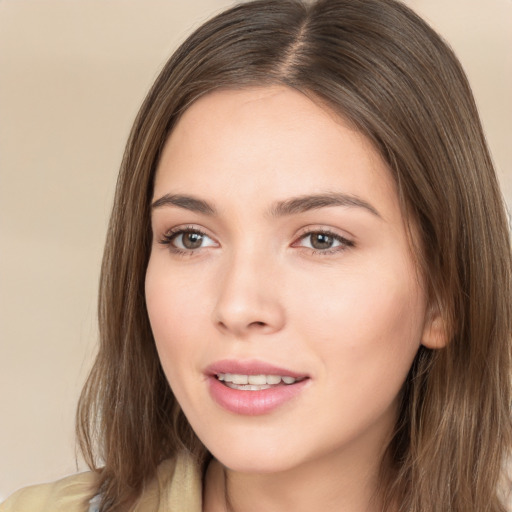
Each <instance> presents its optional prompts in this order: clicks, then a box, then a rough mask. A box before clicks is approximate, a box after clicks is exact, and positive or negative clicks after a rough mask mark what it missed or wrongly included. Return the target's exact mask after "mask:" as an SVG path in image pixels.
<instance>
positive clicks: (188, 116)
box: [146, 87, 436, 512]
mask: <svg viewBox="0 0 512 512" xmlns="http://www.w3.org/2000/svg"><path fill="white" fill-rule="evenodd" d="M333 193H338V194H345V196H348V197H350V198H351V199H352V200H353V201H352V202H353V203H354V204H348V205H346V204H345V205H330V206H323V207H318V208H314V209H308V210H307V211H292V212H290V211H288V212H281V215H275V213H276V212H275V211H274V214H272V207H273V206H275V204H276V202H286V201H288V200H290V199H291V198H296V197H303V196H308V195H312V194H331V195H332V194H333ZM177 194H180V195H186V196H193V197H194V198H199V199H201V200H203V201H206V202H208V204H209V205H210V206H211V207H212V209H215V211H216V213H215V214H211V212H210V213H208V212H204V211H203V212H201V211H192V210H190V209H189V207H190V204H189V205H188V207H184V205H183V204H181V205H176V204H162V203H165V201H160V203H157V205H156V206H154V207H153V211H152V229H153V238H154V241H153V246H152V252H151V256H150V260H149V264H148V269H147V276H146V299H147V307H148V313H149V317H150V321H151V326H152V329H153V333H154V337H155V342H156V346H157V349H158V353H159V357H160V360H161V362H162V366H163V369H164V371H165V374H166V376H167V379H168V381H169V384H170V386H171V388H172V390H173V392H174V394H175V396H176V398H177V400H178V401H179V403H180V405H181V407H182V408H183V411H184V413H185V415H186V416H187V418H188V420H189V422H190V424H191V425H192V428H193V429H194V431H195V432H196V433H197V435H198V436H199V438H200V439H201V440H202V442H203V443H204V444H205V446H206V447H207V448H208V449H209V450H210V452H211V453H212V454H213V455H214V457H215V459H214V461H213V462H212V464H211V465H210V467H209V468H208V472H207V476H206V479H205V491H204V509H205V510H208V511H220V510H227V509H230V510H240V511H242V510H243V511H245V512H248V511H260V510H261V511H263V510H264V511H266V512H269V511H273V510H294V511H302V510H307V511H308V512H310V511H311V510H343V511H344V512H363V511H368V510H373V507H376V506H377V504H376V503H374V502H372V495H373V494H374V492H375V488H376V484H377V471H378V467H379V463H380V461H381V458H382V454H383V452H384V449H385V446H386V443H387V442H388V440H389V438H390V435H391V432H392V429H393V426H394V423H395V421H396V414H397V396H398V393H399V391H400V389H401V387H402V384H403V382H404V380H405V378H406V375H407V373H408V371H409V368H410V366H411V363H412V361H413V358H414V356H415V354H416V352H417V350H418V348H419V346H420V344H422V343H423V344H424V345H426V346H431V347H432V346H435V344H436V337H435V332H434V330H433V327H432V326H433V324H434V323H435V322H436V318H435V317H434V316H433V315H431V314H429V313H428V308H427V304H426V298H425V292H424V287H423V285H422V282H421V280H420V279H419V277H418V272H417V271H416V268H415V265H414V260H413V257H412V254H411V250H410V245H409V243H408V238H407V235H406V228H405V224H404V219H403V217H402V214H401V211H400V207H399V204H398V197H397V192H396V189H395V185H394V182H393V179H392V177H391V175H390V172H389V170H388V168H387V166H386V164H385V163H384V162H383V160H382V159H381V157H380V155H379V154H378V152H377V151H376V150H375V149H374V147H373V146H372V145H371V144H370V142H369V141H368V140H367V139H366V138H365V137H364V136H363V135H361V134H360V133H359V132H358V131H357V130H355V129H354V128H353V127H352V126H351V125H350V124H349V123H348V122H346V121H344V120H343V119H341V118H340V117H338V116H336V115H334V114H333V113H332V112H330V111H329V110H327V109H326V108H324V107H322V106H320V104H319V103H318V102H314V101H312V100H311V99H309V98H307V97H306V96H304V95H302V94H301V93H299V92H297V91H293V90H291V89H288V88H285V87H261V88H249V89H243V90H237V91H217V92H214V93H211V94H209V95H207V96H204V97H203V98H201V99H200V100H198V101H197V102H195V103H194V104H193V105H192V106H191V107H190V108H189V109H188V110H187V111H186V112H185V113H184V115H183V117H182V118H181V120H180V121H179V123H178V124H177V126H176V128H175V129H174V131H173V132H172V134H171V136H170V138H169V140H168V141H167V143H166V145H165V148H164V151H163V154H162V157H161V160H160V162H159V165H158V169H157V174H156V181H155V189H154V197H153V201H154V202H156V201H158V200H159V199H160V198H162V197H164V196H166V195H177ZM274 210H275V208H274ZM180 229H181V230H187V229H188V230H190V229H194V230H199V231H201V232H203V233H204V235H203V236H202V238H199V242H198V243H199V246H198V248H196V249H194V250H191V249H187V248H186V247H185V245H183V242H184V241H185V242H186V241H190V234H187V233H185V234H182V235H180V233H179V230H180ZM311 232H314V233H319V232H328V233H331V234H333V235H334V238H332V239H330V240H333V242H332V247H330V248H327V249H325V248H320V249H318V244H316V247H317V249H314V248H312V247H313V242H314V240H316V238H314V236H312V235H311ZM176 233H177V234H176ZM166 237H167V238H166ZM336 237H338V238H336ZM324 240H325V239H324ZM328 240H329V239H328ZM162 241H166V242H167V243H162ZM196 241H197V237H196ZM189 245H190V244H189ZM322 247H324V246H322ZM221 359H237V360H251V359H252V360H254V359H257V360H259V361H265V362H269V363H272V364H274V365H277V366H280V367H284V368H287V369H289V370H292V371H295V372H298V373H301V374H307V375H308V377H309V379H308V382H307V385H306V386H304V388H303V389H302V391H301V392H300V393H299V394H298V395H297V396H296V397H294V398H293V399H292V400H290V401H288V402H286V403H285V404H284V405H282V406H281V407H279V408H277V409H275V410H273V411H271V412H270V413H268V414H263V415H257V416H246V415H240V414H235V413H232V412H229V411H226V410H225V409H224V408H222V407H220V406H219V405H218V404H217V403H216V402H214V401H213V400H212V397H211V396H210V393H209V390H208V383H207V378H206V376H205V374H204V371H205V368H206V367H207V366H208V365H210V364H212V363H214V362H215V361H218V360H221Z"/></svg>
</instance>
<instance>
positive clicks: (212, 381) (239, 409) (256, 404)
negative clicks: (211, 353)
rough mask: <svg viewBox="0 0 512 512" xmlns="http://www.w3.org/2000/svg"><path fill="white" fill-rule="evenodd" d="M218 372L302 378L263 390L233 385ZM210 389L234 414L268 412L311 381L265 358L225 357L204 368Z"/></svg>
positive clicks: (247, 414) (297, 392)
mask: <svg viewBox="0 0 512 512" xmlns="http://www.w3.org/2000/svg"><path fill="white" fill-rule="evenodd" d="M219 373H238V374H242V375H282V376H290V377H293V378H295V379H302V380H300V381H298V382H296V383H294V384H283V383H281V384H279V385H277V386H275V387H271V388H268V389H262V390H260V391H243V390H239V389H232V388H229V387H227V386H226V385H224V384H223V383H222V382H221V381H219V380H218V379H217V378H216V375H217V374H219ZM205 374H206V376H207V377H208V385H209V391H210V394H211V396H212V398H213V400H214V401H215V402H216V403H217V404H218V405H220V406H221V407H223V408H224V409H226V410H228V411H230V412H233V413H235V414H242V415H246V416H256V415H260V414H268V413H270V412H272V411H273V410H275V409H277V408H278V407H280V406H282V405H284V404H285V403H286V402H288V401H290V400H291V399H293V398H295V397H296V396H297V395H298V394H300V392H301V391H302V390H303V389H304V387H305V386H306V385H307V384H308V382H309V380H310V379H309V378H308V376H307V375H306V374H301V373H297V372H294V371H291V370H287V369H285V368H279V367H277V366H274V365H272V364H269V363H264V362H262V361H236V360H224V361H218V362H216V363H213V364H212V365H210V366H208V367H207V368H206V370H205Z"/></svg>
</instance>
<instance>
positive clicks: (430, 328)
mask: <svg viewBox="0 0 512 512" xmlns="http://www.w3.org/2000/svg"><path fill="white" fill-rule="evenodd" d="M421 344H422V345H423V346H424V347H427V348H431V349H434V350H438V349H441V348H444V347H445V346H446V345H447V344H448V328H447V325H446V321H445V319H444V318H443V316H442V315H441V313H440V311H439V308H438V307H435V308H430V310H429V312H428V313H427V316H426V319H425V326H424V328H423V336H422V338H421Z"/></svg>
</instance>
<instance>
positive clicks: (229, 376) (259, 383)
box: [215, 373, 306, 391]
mask: <svg viewBox="0 0 512 512" xmlns="http://www.w3.org/2000/svg"><path fill="white" fill-rule="evenodd" d="M215 378H216V379H217V380H218V381H220V382H222V384H224V385H225V386H227V387H228V388H231V389H238V390H240V391H262V390H264V389H271V388H276V387H279V386H290V385H292V384H295V383H296V382H300V381H302V380H304V379H306V377H299V378H295V377H292V376H290V375H265V374H261V375H244V374H240V373H217V374H215Z"/></svg>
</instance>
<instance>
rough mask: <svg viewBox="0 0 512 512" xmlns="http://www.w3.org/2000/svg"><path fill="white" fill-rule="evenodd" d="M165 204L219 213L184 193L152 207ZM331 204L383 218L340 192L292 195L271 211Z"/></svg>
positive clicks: (279, 214) (280, 213) (280, 214)
mask: <svg viewBox="0 0 512 512" xmlns="http://www.w3.org/2000/svg"><path fill="white" fill-rule="evenodd" d="M163 206H177V207H178V208H183V209H185V210H189V211H193V212H197V213H202V214H203V215H209V216H215V215H217V210H216V208H215V207H214V206H212V205H211V204H210V203H208V202H207V201H204V200H203V199H199V198H197V197H193V196H187V195H182V194H165V195H164V196H162V197H161V198H160V199H157V200H156V201H154V202H153V203H152V204H151V208H152V209H155V208H161V207H163ZM330 206H343V207H356V208H363V209H365V210H367V211H368V212H370V213H372V214H373V215H375V216H377V217H379V218H382V216H381V215H380V213H379V212H378V211H377V209H376V208H375V207H373V206H372V205H371V204H370V203H368V202H367V201H365V200H363V199H360V198H359V197H357V196H354V195H350V194H344V193H340V192H328V193H324V194H313V195H304V196H299V197H292V198H290V199H287V200H285V201H278V202H276V203H275V204H274V205H272V207H271V208H270V210H269V212H270V215H271V216H272V217H284V216H287V215H294V214H298V213H304V212H307V211H310V210H318V209H320V208H327V207H330Z"/></svg>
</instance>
